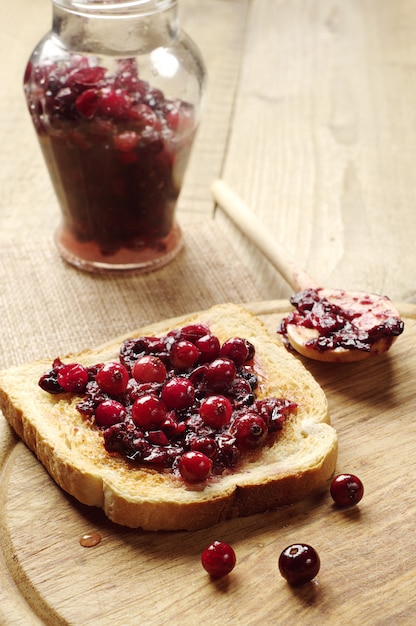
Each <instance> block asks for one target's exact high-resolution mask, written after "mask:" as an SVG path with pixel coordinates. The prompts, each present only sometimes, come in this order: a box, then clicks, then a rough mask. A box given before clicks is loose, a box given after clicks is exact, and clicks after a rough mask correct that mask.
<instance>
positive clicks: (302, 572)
mask: <svg viewBox="0 0 416 626" xmlns="http://www.w3.org/2000/svg"><path fill="white" fill-rule="evenodd" d="M320 566H321V561H320V559H319V555H318V553H317V552H316V550H315V549H314V548H312V546H309V545H308V544H306V543H295V544H293V545H291V546H288V547H287V548H285V549H284V550H283V552H282V553H281V554H280V557H279V571H280V573H281V575H282V576H283V578H285V579H286V580H287V582H288V583H289V584H290V585H293V586H300V585H304V584H306V583H308V582H309V581H311V580H312V579H313V578H315V576H316V575H317V574H318V572H319V569H320Z"/></svg>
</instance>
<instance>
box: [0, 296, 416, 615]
mask: <svg viewBox="0 0 416 626" xmlns="http://www.w3.org/2000/svg"><path fill="white" fill-rule="evenodd" d="M286 307H287V303H282V302H280V301H278V302H267V303H258V304H254V305H252V306H250V308H251V309H252V310H253V311H254V312H255V313H257V314H259V315H260V317H261V318H262V319H263V320H264V322H265V323H266V325H267V326H268V327H269V329H270V331H271V332H275V330H276V327H277V325H278V321H279V318H280V316H281V314H282V313H283V312H284V311H285V309H286ZM400 308H401V312H402V314H403V316H404V320H405V331H404V334H403V335H402V336H401V337H400V338H399V339H398V340H397V341H396V343H395V344H394V345H393V347H392V349H391V350H390V351H389V352H388V353H386V354H385V355H382V356H380V357H375V358H373V359H369V360H368V361H363V362H361V363H351V364H344V365H338V364H337V365H331V364H325V363H318V362H313V361H306V360H304V361H303V362H304V363H305V365H306V367H308V369H309V370H310V371H311V372H312V374H313V375H314V376H315V377H316V379H317V380H318V382H319V383H320V384H321V385H322V387H323V389H324V390H325V392H326V394H327V397H328V401H329V407H330V415H331V420H332V424H333V425H334V427H335V428H336V430H337V432H338V437H339V458H338V466H337V471H339V472H344V471H345V472H352V473H355V474H357V475H358V476H359V477H360V478H361V479H362V481H363V483H364V487H365V494H364V498H363V500H362V501H361V503H360V504H359V505H358V506H356V507H354V508H351V509H346V510H339V509H337V508H335V506H334V505H333V504H332V501H331V498H330V496H329V492H328V489H327V487H325V489H324V490H322V492H321V493H319V494H317V495H315V496H314V497H313V498H309V499H308V500H307V501H304V502H302V503H299V504H297V505H294V506H290V507H287V508H285V509H281V510H278V511H273V512H269V513H266V514H263V515H257V516H253V517H249V518H242V519H235V520H232V521H228V522H224V523H222V524H220V525H218V526H215V527H214V528H210V529H205V530H201V531H197V532H169V533H153V532H142V531H137V530H130V529H126V528H122V527H119V526H116V525H114V524H112V523H111V522H109V521H107V520H106V518H105V517H104V515H103V514H102V513H101V511H98V510H95V509H90V508H88V507H85V506H81V505H79V504H78V503H77V502H76V501H74V500H73V499H72V498H71V497H69V496H67V495H66V494H65V493H64V492H63V491H61V490H60V489H59V488H58V487H57V486H56V485H55V483H54V482H53V481H52V480H51V479H50V477H49V475H48V474H47V473H46V471H45V470H44V469H43V467H42V466H41V465H40V464H39V463H38V461H37V460H36V458H35V457H34V455H33V454H32V453H31V452H29V450H28V449H27V448H26V447H25V446H24V444H23V443H21V442H19V441H18V440H17V438H16V437H15V436H14V435H13V433H12V432H11V430H10V428H9V427H8V425H7V424H6V422H5V420H4V419H3V418H2V417H0V471H1V473H0V524H1V526H0V542H1V552H0V624H1V625H2V626H3V625H4V626H19V625H24V626H28V625H32V624H48V625H49V624H51V625H53V626H58V625H61V624H71V625H74V626H89V625H94V626H106V625H110V624H116V625H117V626H124V625H126V626H130V625H136V624H145V625H146V626H147V625H164V624H169V626H174V625H176V624H178V625H179V624H180V625H181V626H183V625H194V624H198V625H200V626H202V625H204V626H205V625H207V626H213V625H215V624H218V625H220V624H221V625H222V624H227V625H230V624H232V625H234V624H236V625H237V624H239V625H244V626H245V625H251V624H252V625H257V624H259V623H263V624H279V625H282V624H287V625H289V624H290V625H293V624H308V626H309V625H313V624H319V625H321V624H322V623H325V624H331V625H332V624H334V625H335V624H336V625H339V624H348V625H355V624H386V625H387V624H389V625H390V624H394V625H395V626H397V625H398V624H400V625H402V624H409V625H410V624H411V623H413V622H414V618H415V616H416V597H415V594H414V592H413V589H414V580H415V578H416V559H415V554H416V533H415V532H414V523H415V519H416V490H415V488H414V486H415V484H416V411H415V406H416V384H415V367H416V307H413V306H411V305H406V306H402V307H400ZM286 310H287V309H286ZM88 533H99V535H100V537H101V541H100V542H99V543H98V544H97V545H95V546H93V547H83V546H82V545H81V544H80V539H81V538H82V537H83V536H84V535H85V534H88ZM215 539H221V540H224V541H227V542H229V543H230V544H231V545H232V546H233V547H234V549H235V551H236V554H237V566H236V568H235V569H234V571H233V572H232V573H231V574H230V575H229V576H228V577H226V578H223V579H220V580H218V581H213V580H211V579H210V578H209V576H208V575H207V574H206V573H205V571H204V570H203V569H202V567H201V564H200V554H201V552H202V550H203V549H204V547H205V546H206V545H207V544H209V543H211V542H212V541H213V540H215ZM294 542H306V543H310V544H311V545H313V546H314V547H315V548H316V549H317V551H318V552H319V554H320V558H321V571H320V573H319V574H318V576H317V578H316V579H315V580H314V581H312V582H311V583H309V584H308V585H306V586H304V587H301V588H299V589H292V588H291V587H289V586H288V585H287V584H286V582H285V581H284V580H283V578H282V577H281V576H280V574H279V571H278V567H277V561H278V557H279V554H280V552H281V550H283V549H284V548H285V547H286V546H287V545H289V544H290V543H294Z"/></svg>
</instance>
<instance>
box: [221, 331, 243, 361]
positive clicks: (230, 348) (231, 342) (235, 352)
mask: <svg viewBox="0 0 416 626" xmlns="http://www.w3.org/2000/svg"><path fill="white" fill-rule="evenodd" d="M248 354H249V353H248V347H247V344H246V341H245V339H242V338H241V337H233V338H232V339H227V341H224V343H223V344H222V346H221V350H220V356H222V357H226V358H228V359H231V360H232V361H234V363H235V364H236V365H237V366H239V365H243V363H245V362H246V361H247V359H248Z"/></svg>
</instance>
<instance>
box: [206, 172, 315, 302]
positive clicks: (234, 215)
mask: <svg viewBox="0 0 416 626" xmlns="http://www.w3.org/2000/svg"><path fill="white" fill-rule="evenodd" d="M211 192H212V195H213V197H214V199H215V201H216V202H217V204H218V206H219V207H220V208H221V209H222V210H223V211H224V213H225V214H226V215H228V217H229V218H230V219H231V220H232V221H233V222H234V224H235V225H236V226H237V228H238V229H239V230H240V231H241V232H242V233H243V234H244V235H245V236H246V237H247V238H248V239H249V240H250V241H251V242H252V243H253V244H254V245H255V246H257V248H258V249H259V250H260V251H261V252H262V253H263V255H264V256H265V257H266V259H268V261H269V262H270V263H271V264H272V266H273V267H274V268H275V269H276V270H277V271H278V272H279V273H280V274H281V275H282V276H283V278H284V279H285V281H286V282H287V283H288V285H290V286H291V287H292V289H294V290H295V291H302V290H303V289H308V288H318V284H317V283H316V281H315V280H313V278H311V277H310V276H309V275H308V274H307V273H306V272H305V271H304V270H303V269H302V268H300V267H298V265H297V264H296V262H295V261H294V259H293V258H292V257H291V255H290V254H289V252H287V250H285V249H284V247H283V246H281V245H280V244H279V243H277V242H276V241H275V240H274V239H273V238H272V237H271V236H270V234H269V233H268V232H267V230H266V228H265V227H264V226H262V225H261V223H260V222H259V221H258V219H256V215H255V214H254V213H253V212H252V211H251V210H250V209H249V208H248V207H247V205H246V204H244V202H243V201H242V199H241V198H240V197H239V196H238V195H237V194H236V193H235V192H234V191H233V190H232V189H231V188H230V187H229V186H228V185H227V184H226V183H225V182H224V181H222V180H216V181H215V182H214V183H213V184H212V186H211Z"/></svg>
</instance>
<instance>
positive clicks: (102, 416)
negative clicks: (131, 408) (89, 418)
mask: <svg viewBox="0 0 416 626" xmlns="http://www.w3.org/2000/svg"><path fill="white" fill-rule="evenodd" d="M125 417H126V409H125V407H124V405H123V404H121V402H117V400H104V401H103V402H100V404H99V405H98V406H97V408H96V409H95V422H96V424H97V426H113V425H114V424H118V423H119V422H122V421H123V420H124V419H125Z"/></svg>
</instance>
